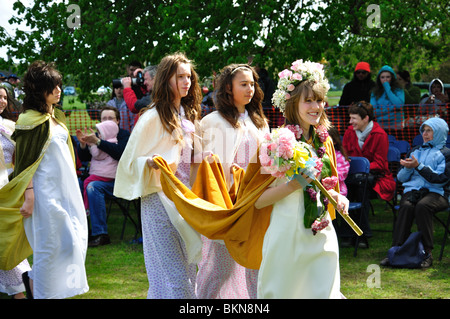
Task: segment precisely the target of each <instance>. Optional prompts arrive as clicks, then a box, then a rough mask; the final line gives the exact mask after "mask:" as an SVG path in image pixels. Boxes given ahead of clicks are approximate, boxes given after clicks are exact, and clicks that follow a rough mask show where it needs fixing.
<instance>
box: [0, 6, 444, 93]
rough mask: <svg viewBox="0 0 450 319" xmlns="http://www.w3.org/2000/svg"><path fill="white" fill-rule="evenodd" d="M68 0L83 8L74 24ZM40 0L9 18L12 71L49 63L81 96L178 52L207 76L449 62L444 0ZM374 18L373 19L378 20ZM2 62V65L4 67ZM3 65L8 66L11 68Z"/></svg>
mask: <svg viewBox="0 0 450 319" xmlns="http://www.w3.org/2000/svg"><path fill="white" fill-rule="evenodd" d="M70 4H76V5H77V6H78V8H79V10H80V13H81V16H80V20H79V22H80V24H79V25H77V26H75V27H73V26H72V25H71V23H70V22H71V21H73V14H74V12H73V11H70V10H68V7H69V5H70ZM371 4H372V1H363V0H333V1H331V0H325V1H320V2H317V1H308V0H301V1H298V0H295V1H294V0H285V1H275V0H266V1H262V2H255V1H251V0H209V1H203V0H192V1H189V0H178V1H172V0H165V1H160V0H133V1H130V0H115V1H114V0H95V1H93V0H79V1H67V0H65V1H54V0H36V1H34V4H33V5H32V6H31V7H25V6H24V5H23V4H22V2H21V1H16V2H15V3H14V9H15V11H16V15H15V16H14V17H13V18H12V19H11V20H10V21H9V22H10V23H21V22H26V24H27V26H28V27H29V28H30V29H31V30H32V31H27V32H25V31H22V30H17V32H16V35H15V36H14V37H9V36H8V35H7V34H5V33H4V32H3V30H2V29H1V28H0V45H5V46H7V47H8V48H9V54H10V56H11V57H13V58H14V59H16V60H18V61H19V64H18V65H17V72H19V73H20V72H23V71H25V70H26V67H27V65H28V64H29V63H30V62H31V61H33V60H36V59H43V60H46V61H55V62H56V63H57V65H58V68H59V69H60V70H61V71H62V72H63V74H65V75H69V74H71V75H72V76H73V77H74V78H75V79H76V80H77V83H78V85H79V86H80V87H81V89H82V91H83V92H89V91H91V90H92V89H95V88H97V87H99V86H100V85H107V86H109V85H111V79H113V78H117V77H119V76H124V75H125V69H126V64H127V63H128V62H130V61H131V60H139V61H141V62H143V63H144V64H157V63H158V62H159V61H160V59H161V58H162V57H163V56H165V55H166V54H168V53H172V52H175V51H182V52H185V53H186V54H187V56H188V57H189V58H190V59H192V60H194V61H195V64H196V66H197V71H198V73H199V74H200V75H201V76H202V77H203V76H209V75H211V74H212V72H213V71H219V70H220V68H222V67H223V66H225V65H226V64H228V63H232V62H247V61H248V59H249V58H251V59H252V60H253V63H254V64H259V65H262V66H264V67H266V68H267V69H268V70H269V72H270V73H272V74H274V75H276V73H277V72H278V71H279V70H281V69H282V68H284V67H285V66H287V65H289V64H290V63H291V62H292V61H294V60H296V59H300V58H302V59H311V60H313V61H322V62H326V63H327V64H328V72H329V75H331V74H333V75H335V76H345V77H347V78H348V77H350V75H351V73H352V71H353V68H354V65H355V64H356V63H357V62H358V61H368V62H369V63H370V64H371V65H372V69H373V70H374V71H375V72H376V70H377V69H379V68H380V67H381V66H382V65H384V64H390V65H391V66H393V67H394V68H398V69H401V68H408V69H409V70H410V71H413V74H416V75H418V76H420V74H422V73H424V72H426V71H427V70H428V69H430V68H432V67H436V66H437V65H439V64H441V63H443V62H444V61H446V60H448V52H449V37H448V33H449V21H450V19H449V4H448V1H445V0H410V1H400V0H379V1H377V3H376V5H377V7H376V8H378V9H379V11H378V12H379V14H377V11H376V10H368V8H369V6H370V5H371ZM377 19H378V20H377ZM6 63H7V62H6V61H3V63H2V64H3V66H4V67H5V66H6V65H5V64H6ZM7 67H8V68H9V67H10V66H7Z"/></svg>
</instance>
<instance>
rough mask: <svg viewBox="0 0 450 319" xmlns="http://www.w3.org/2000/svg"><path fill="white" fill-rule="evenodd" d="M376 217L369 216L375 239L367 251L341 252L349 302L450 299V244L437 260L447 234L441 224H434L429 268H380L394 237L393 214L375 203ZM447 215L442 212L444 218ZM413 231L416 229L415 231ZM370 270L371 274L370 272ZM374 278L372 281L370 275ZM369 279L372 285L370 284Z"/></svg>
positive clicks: (342, 277)
mask: <svg viewBox="0 0 450 319" xmlns="http://www.w3.org/2000/svg"><path fill="white" fill-rule="evenodd" d="M372 203H373V204H374V208H375V214H374V215H371V216H370V224H371V228H372V231H373V237H372V238H371V239H369V248H368V249H358V254H357V256H356V257H353V251H354V249H353V248H341V249H340V270H341V291H342V293H343V294H344V295H345V296H346V297H347V298H349V299H354V298H357V299H418V298H420V299H422V298H423V299H441V298H446V299H448V298H450V268H449V264H450V242H449V240H447V245H446V246H447V247H446V249H445V250H444V256H443V258H442V261H440V262H439V261H438V257H439V252H440V248H441V242H442V239H443V235H444V229H443V227H442V225H440V224H439V223H437V222H435V233H434V238H435V242H434V244H435V247H434V249H433V257H434V262H433V266H432V267H431V268H429V269H394V268H384V267H380V268H378V265H379V262H380V261H381V260H382V259H383V258H385V257H386V253H387V250H388V249H389V248H390V244H391V238H392V232H391V230H392V222H393V219H392V212H391V210H390V209H387V208H386V206H385V203H384V202H382V201H378V200H374V201H372ZM444 214H445V213H439V216H444V217H445V215H444ZM413 230H414V228H413ZM373 269H375V271H379V283H380V285H379V288H377V287H374V286H375V284H374V283H375V281H374V280H371V279H372V278H373V277H375V275H376V274H375V272H374V271H373ZM368 271H369V272H368ZM371 275H373V276H372V277H370V278H369V276H371ZM368 279H369V284H368Z"/></svg>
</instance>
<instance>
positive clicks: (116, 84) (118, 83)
mask: <svg viewBox="0 0 450 319" xmlns="http://www.w3.org/2000/svg"><path fill="white" fill-rule="evenodd" d="M112 84H113V88H115V89H117V88H120V87H122V79H113V80H112ZM131 85H136V86H144V76H143V75H142V72H138V73H137V77H135V78H132V79H131Z"/></svg>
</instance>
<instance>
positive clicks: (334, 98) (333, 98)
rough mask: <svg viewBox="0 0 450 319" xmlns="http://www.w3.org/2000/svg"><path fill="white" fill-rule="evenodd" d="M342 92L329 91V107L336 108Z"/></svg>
mask: <svg viewBox="0 0 450 319" xmlns="http://www.w3.org/2000/svg"><path fill="white" fill-rule="evenodd" d="M341 95H342V91H328V93H327V98H328V105H329V106H335V105H337V104H338V103H339V100H340V99H341Z"/></svg>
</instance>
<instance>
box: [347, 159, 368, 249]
mask: <svg viewBox="0 0 450 319" xmlns="http://www.w3.org/2000/svg"><path fill="white" fill-rule="evenodd" d="M349 162H350V168H349V171H348V175H347V179H348V178H349V177H350V178H352V177H356V176H357V178H353V179H354V180H358V183H359V186H360V187H362V189H363V192H362V197H361V198H360V201H351V202H350V204H349V208H348V212H349V213H350V212H351V211H357V212H359V224H360V225H361V222H362V220H363V210H362V209H363V207H364V206H363V205H364V203H366V202H367V199H368V191H367V187H368V181H369V172H370V162H369V160H368V159H367V158H365V157H357V156H350V157H349ZM358 245H359V236H356V240H355V251H354V253H353V256H355V257H356V254H357V251H358ZM368 245H369V244H368V243H367V246H368Z"/></svg>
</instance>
